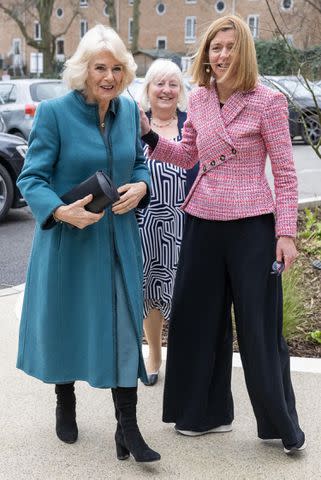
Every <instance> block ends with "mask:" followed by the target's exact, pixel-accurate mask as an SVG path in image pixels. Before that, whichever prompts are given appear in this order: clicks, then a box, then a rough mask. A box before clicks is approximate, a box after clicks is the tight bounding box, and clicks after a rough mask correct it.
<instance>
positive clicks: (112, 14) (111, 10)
mask: <svg viewBox="0 0 321 480" xmlns="http://www.w3.org/2000/svg"><path fill="white" fill-rule="evenodd" d="M104 1H105V5H106V7H107V11H108V16H109V25H110V26H111V27H112V28H113V29H114V30H117V15H116V8H115V0H104Z"/></svg>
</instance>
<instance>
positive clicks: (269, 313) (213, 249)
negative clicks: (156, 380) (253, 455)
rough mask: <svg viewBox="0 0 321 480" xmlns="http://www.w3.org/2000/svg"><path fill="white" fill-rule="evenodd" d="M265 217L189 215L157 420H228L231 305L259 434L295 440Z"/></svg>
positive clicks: (196, 425) (269, 223) (270, 223)
mask: <svg viewBox="0 0 321 480" xmlns="http://www.w3.org/2000/svg"><path fill="white" fill-rule="evenodd" d="M275 248H276V240H275V226H274V217H273V215H272V214H267V215H261V216H257V217H250V218H245V219H239V220H233V221H224V222H223V221H211V220H204V219H200V218H196V217H192V216H189V215H187V219H186V225H185V231H184V238H183V243H182V247H181V253H180V260H179V265H178V271H177V275H176V282H175V288H174V295H173V303H172V311H171V319H170V324H169V333H168V349H167V365H166V377H165V389H164V405H163V421H164V422H175V423H176V426H177V428H178V429H181V430H194V431H205V430H209V429H211V428H214V427H217V426H219V425H227V424H230V423H231V422H232V421H233V418H234V413H233V397H232V392H231V370H232V326H231V305H232V303H233V306H234V312H235V322H236V329H237V337H238V342H239V348H240V354H241V359H242V364H243V368H244V374H245V380H246V386H247V390H248V393H249V396H250V400H251V403H252V406H253V410H254V414H255V417H256V420H257V426H258V436H259V437H260V438H263V439H272V438H281V439H282V441H283V443H284V445H285V446H291V445H294V444H296V443H297V442H300V441H301V440H302V438H303V432H302V430H301V429H300V427H299V424H298V416H297V412H296V408H295V397H294V392H293V388H292V384H291V379H290V362H289V354H288V348H287V345H286V343H285V341H284V338H283V336H282V286H281V278H279V277H277V276H275V275H271V267H272V263H273V261H274V260H275Z"/></svg>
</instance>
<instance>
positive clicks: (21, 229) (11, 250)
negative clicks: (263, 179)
mask: <svg viewBox="0 0 321 480" xmlns="http://www.w3.org/2000/svg"><path fill="white" fill-rule="evenodd" d="M293 153H294V158H295V163H296V167H297V172H298V177H299V196H300V198H305V199H308V198H309V199H310V198H315V197H320V198H321V159H320V158H318V157H317V155H316V154H315V153H314V152H313V150H312V149H311V147H308V146H305V145H300V144H297V145H294V147H293ZM267 175H268V177H269V180H270V181H271V184H272V176H271V171H270V168H269V167H268V168H267ZM33 229H34V220H33V218H32V215H31V213H30V210H29V209H28V207H25V208H22V209H20V210H11V211H10V213H9V215H8V217H7V218H6V220H5V221H4V222H2V223H0V289H1V288H6V287H8V286H10V285H20V284H21V283H24V282H25V278H26V270H27V264H28V257H29V253H30V248H31V243H32V236H33Z"/></svg>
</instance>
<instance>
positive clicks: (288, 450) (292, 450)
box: [284, 440, 307, 455]
mask: <svg viewBox="0 0 321 480" xmlns="http://www.w3.org/2000/svg"><path fill="white" fill-rule="evenodd" d="M306 446H307V442H306V441H305V440H304V442H303V444H302V445H301V447H291V448H285V447H284V452H285V453H286V454H287V455H292V454H293V453H295V452H301V451H302V450H305V449H306Z"/></svg>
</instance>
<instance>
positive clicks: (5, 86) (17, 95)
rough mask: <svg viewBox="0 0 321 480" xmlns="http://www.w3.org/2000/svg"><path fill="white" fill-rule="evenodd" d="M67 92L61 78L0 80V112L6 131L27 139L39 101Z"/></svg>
mask: <svg viewBox="0 0 321 480" xmlns="http://www.w3.org/2000/svg"><path fill="white" fill-rule="evenodd" d="M66 92H67V87H66V86H65V85H64V84H63V83H62V81H61V80H46V79H21V80H8V81H0V97H1V98H2V101H3V103H2V102H0V113H1V114H2V116H3V118H4V122H5V125H6V131H7V133H11V134H14V135H17V136H19V137H22V138H25V139H28V137H29V133H30V130H31V127H32V122H33V119H34V116H35V113H36V108H37V105H38V103H39V102H41V101H42V100H46V99H48V98H54V97H59V96H61V95H64V94H65V93H66Z"/></svg>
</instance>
